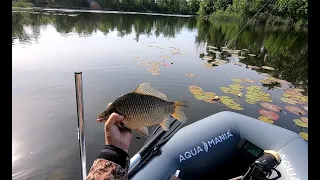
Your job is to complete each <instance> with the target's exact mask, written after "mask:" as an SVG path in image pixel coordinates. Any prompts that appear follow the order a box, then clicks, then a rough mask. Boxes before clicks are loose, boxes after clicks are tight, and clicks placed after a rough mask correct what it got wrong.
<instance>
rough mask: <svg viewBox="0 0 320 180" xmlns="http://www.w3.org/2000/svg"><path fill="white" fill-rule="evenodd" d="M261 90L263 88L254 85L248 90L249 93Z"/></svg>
mask: <svg viewBox="0 0 320 180" xmlns="http://www.w3.org/2000/svg"><path fill="white" fill-rule="evenodd" d="M261 88H262V87H261V86H255V85H252V86H249V87H247V88H246V89H247V90H248V91H254V90H260V89H261Z"/></svg>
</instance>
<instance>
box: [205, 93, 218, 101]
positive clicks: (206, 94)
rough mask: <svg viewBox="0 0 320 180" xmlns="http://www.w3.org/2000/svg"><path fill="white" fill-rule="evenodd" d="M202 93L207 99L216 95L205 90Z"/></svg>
mask: <svg viewBox="0 0 320 180" xmlns="http://www.w3.org/2000/svg"><path fill="white" fill-rule="evenodd" d="M204 95H205V96H206V97H207V98H209V99H213V98H214V97H215V96H216V94H215V93H214V92H205V93H204Z"/></svg>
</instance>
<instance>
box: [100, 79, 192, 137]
mask: <svg viewBox="0 0 320 180" xmlns="http://www.w3.org/2000/svg"><path fill="white" fill-rule="evenodd" d="M188 107H189V102H188V101H169V100H168V98H167V96H166V95H165V94H163V93H161V92H159V91H157V90H156V89H154V88H152V87H151V85H150V83H148V82H144V83H142V84H140V85H139V86H138V87H137V88H136V89H135V90H134V91H133V92H130V93H127V94H124V95H122V96H120V97H118V98H117V99H116V100H114V101H113V102H111V103H109V104H108V105H107V108H106V109H105V110H104V111H102V112H101V113H100V114H99V115H98V118H97V121H98V122H105V121H106V120H107V119H108V118H109V116H110V115H111V114H112V113H117V114H119V115H122V116H124V120H123V121H122V124H121V125H122V126H124V127H125V128H128V129H130V130H135V131H137V132H138V133H139V134H141V135H143V136H145V137H148V136H149V131H148V128H147V127H148V126H153V125H160V126H161V127H162V129H163V130H164V131H168V130H169V126H170V121H169V120H170V117H171V116H172V117H174V118H175V119H177V120H178V121H180V122H182V123H186V122H187V119H188V117H187V116H186V115H185V113H184V110H185V108H188Z"/></svg>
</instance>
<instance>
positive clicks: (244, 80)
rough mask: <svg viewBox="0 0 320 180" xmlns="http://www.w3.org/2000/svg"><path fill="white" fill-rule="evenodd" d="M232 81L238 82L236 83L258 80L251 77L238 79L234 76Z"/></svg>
mask: <svg viewBox="0 0 320 180" xmlns="http://www.w3.org/2000/svg"><path fill="white" fill-rule="evenodd" d="M231 81H233V82H236V83H244V82H246V83H255V82H256V81H254V80H251V79H246V78H245V79H236V78H233V79H231Z"/></svg>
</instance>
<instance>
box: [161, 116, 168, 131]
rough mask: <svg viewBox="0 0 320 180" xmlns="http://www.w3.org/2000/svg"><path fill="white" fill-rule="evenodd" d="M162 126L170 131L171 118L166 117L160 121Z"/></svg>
mask: <svg viewBox="0 0 320 180" xmlns="http://www.w3.org/2000/svg"><path fill="white" fill-rule="evenodd" d="M160 126H161V127H162V129H163V130H164V131H169V127H170V119H169V118H164V119H163V121H162V122H161V123H160Z"/></svg>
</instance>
